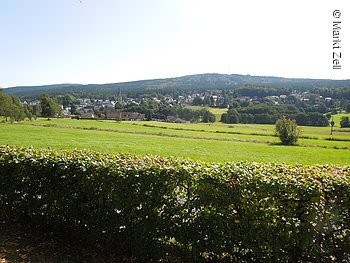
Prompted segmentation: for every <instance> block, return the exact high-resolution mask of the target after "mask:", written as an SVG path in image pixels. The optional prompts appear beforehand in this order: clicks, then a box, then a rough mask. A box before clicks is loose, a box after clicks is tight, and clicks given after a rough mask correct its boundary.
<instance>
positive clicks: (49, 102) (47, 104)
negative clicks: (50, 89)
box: [40, 94, 61, 119]
mask: <svg viewBox="0 0 350 263" xmlns="http://www.w3.org/2000/svg"><path fill="white" fill-rule="evenodd" d="M40 103H41V115H42V116H43V117H46V118H48V119H50V118H52V117H55V116H57V115H59V114H60V112H61V110H60V108H59V106H58V104H57V102H56V101H55V100H54V99H53V98H51V97H50V96H49V95H47V94H43V95H42V96H41V97H40Z"/></svg>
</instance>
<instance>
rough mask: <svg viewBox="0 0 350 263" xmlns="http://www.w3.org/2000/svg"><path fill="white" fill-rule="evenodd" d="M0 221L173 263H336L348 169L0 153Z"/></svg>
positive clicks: (347, 219) (341, 256)
mask: <svg viewBox="0 0 350 263" xmlns="http://www.w3.org/2000/svg"><path fill="white" fill-rule="evenodd" d="M0 211H1V213H0V220H1V221H22V222H23V221H24V222H30V223H32V224H34V225H37V226H40V227H43V228H47V229H50V231H55V232H56V233H57V232H59V233H62V234H64V235H66V236H67V237H69V238H74V240H77V241H79V240H84V242H87V243H89V244H95V245H99V246H102V247H105V248H106V249H107V248H109V249H113V250H114V251H116V252H119V253H124V254H125V253H131V254H132V255H134V256H136V257H139V258H141V259H143V260H144V261H151V259H155V260H159V261H162V262H165V261H171V262H174V261H177V262H200V261H210V260H211V261H226V262H334V261H335V262H345V261H346V260H349V259H350V251H349V247H350V238H349V236H350V167H348V166H346V167H335V166H329V165H326V166H310V167H308V166H298V165H295V166H288V165H284V164H273V163H264V164H259V163H248V162H240V163H225V164H206V163H201V162H192V161H188V160H177V159H171V158H161V157H151V156H145V157H137V156H131V155H111V154H102V153H97V152H88V151H73V152H67V151H57V152H56V151H52V150H35V149H32V148H30V149H22V148H11V147H8V146H0Z"/></svg>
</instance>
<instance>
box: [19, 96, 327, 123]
mask: <svg viewBox="0 0 350 263" xmlns="http://www.w3.org/2000/svg"><path fill="white" fill-rule="evenodd" d="M145 101H148V102H150V101H151V102H152V103H155V104H163V105H166V106H167V107H178V106H183V107H186V106H209V107H217V108H229V106H230V105H231V104H232V102H238V103H241V104H243V105H244V104H246V105H247V104H250V105H256V104H261V103H267V102H268V103H269V104H272V105H278V104H286V103H291V102H293V101H294V102H295V101H299V102H303V103H304V104H310V105H315V104H319V103H323V104H325V105H328V106H329V105H330V104H331V102H332V98H331V97H323V96H318V95H315V94H310V93H309V92H298V91H294V92H292V93H291V94H288V95H286V94H281V95H278V96H277V95H273V96H266V97H258V96H237V97H234V98H232V97H231V98H230V97H229V96H227V95H225V94H221V92H220V91H215V92H210V91H206V92H202V93H192V94H189V95H185V96H176V97H172V96H169V95H168V96H158V95H157V97H137V98H123V97H122V96H115V97H114V98H113V99H92V98H77V99H75V101H74V103H71V104H70V105H63V104H60V105H59V107H60V109H61V112H62V114H63V116H61V117H71V118H81V119H95V118H104V119H112V120H134V121H141V120H145V119H146V114H145V113H141V112H135V111H129V110H125V109H127V108H131V107H132V106H140V105H142V103H143V102H145ZM21 103H22V104H29V105H31V106H34V105H37V106H38V107H39V111H40V101H39V100H33V101H28V100H22V101H21ZM152 120H157V121H169V122H181V121H182V120H179V119H178V118H177V117H176V116H167V117H164V118H159V117H158V116H157V117H155V118H152Z"/></svg>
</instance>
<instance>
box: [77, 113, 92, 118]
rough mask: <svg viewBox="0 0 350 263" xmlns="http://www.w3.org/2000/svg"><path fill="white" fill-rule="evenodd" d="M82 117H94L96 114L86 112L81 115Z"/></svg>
mask: <svg viewBox="0 0 350 263" xmlns="http://www.w3.org/2000/svg"><path fill="white" fill-rule="evenodd" d="M80 118H81V119H94V118H95V115H94V113H93V112H84V113H82V114H81V115H80Z"/></svg>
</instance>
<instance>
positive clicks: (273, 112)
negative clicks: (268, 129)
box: [221, 103, 330, 126]
mask: <svg viewBox="0 0 350 263" xmlns="http://www.w3.org/2000/svg"><path fill="white" fill-rule="evenodd" d="M320 111H321V112H320ZM320 111H317V108H314V111H306V110H305V109H303V108H301V107H297V106H295V105H292V104H283V105H269V104H266V103H261V104H257V105H249V106H247V107H237V108H235V107H233V106H231V107H230V109H229V110H228V112H227V113H224V114H222V116H221V121H222V122H223V123H231V124H234V123H256V124H274V123H276V121H277V120H278V119H280V118H281V117H282V116H286V117H288V118H290V119H294V120H296V122H297V124H298V125H303V126H328V125H329V118H330V114H329V115H327V114H326V115H325V112H323V110H320Z"/></svg>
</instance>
